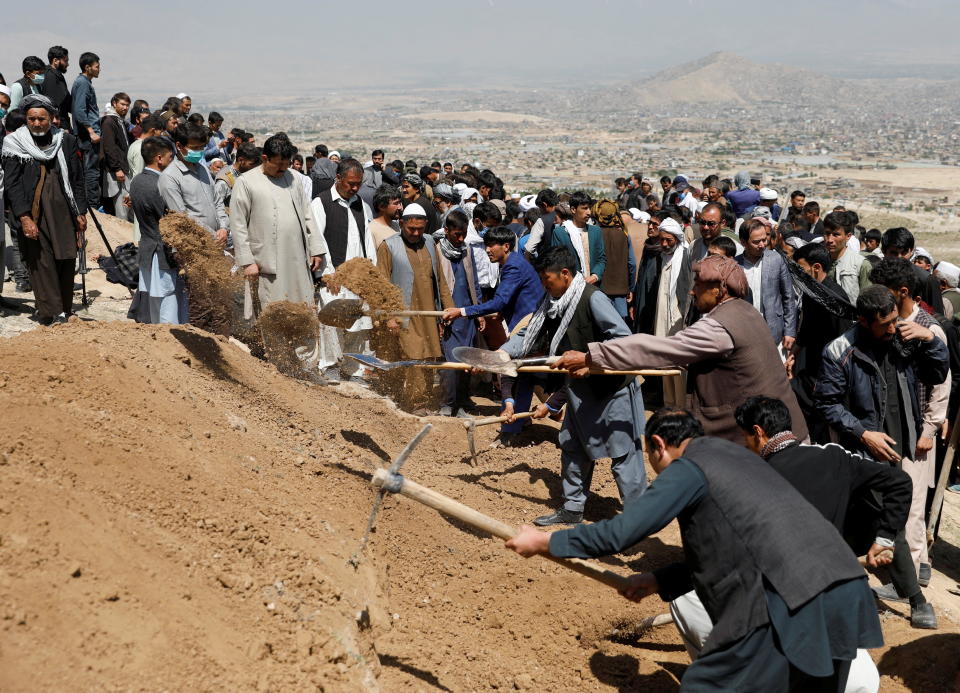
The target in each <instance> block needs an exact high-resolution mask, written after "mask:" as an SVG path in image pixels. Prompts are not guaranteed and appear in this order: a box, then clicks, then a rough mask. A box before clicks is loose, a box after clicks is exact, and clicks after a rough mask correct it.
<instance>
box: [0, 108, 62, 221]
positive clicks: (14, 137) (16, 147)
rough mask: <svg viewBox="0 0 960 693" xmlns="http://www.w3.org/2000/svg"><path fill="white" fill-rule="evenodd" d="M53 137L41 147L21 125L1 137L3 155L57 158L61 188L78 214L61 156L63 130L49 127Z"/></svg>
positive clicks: (25, 158) (21, 158) (28, 158)
mask: <svg viewBox="0 0 960 693" xmlns="http://www.w3.org/2000/svg"><path fill="white" fill-rule="evenodd" d="M50 133H51V134H52V135H53V138H52V139H51V141H50V144H48V145H47V146H46V147H43V148H42V149H41V148H40V147H39V146H37V143H36V140H34V139H33V135H32V134H30V129H29V128H28V127H27V126H26V125H21V126H20V127H19V128H18V129H17V130H16V131H14V132H11V133H10V134H9V135H7V136H6V137H4V138H3V156H12V157H16V158H17V159H20V160H21V161H30V160H31V159H34V160H36V161H51V160H52V159H53V158H54V157H56V158H57V166H59V167H60V180H62V181H63V190H64V192H65V193H66V194H67V199H69V200H70V207H71V208H72V209H73V213H74V214H76V215H77V216H79V215H80V208H79V207H77V201H76V200H75V199H74V198H73V189H72V188H71V187H70V169H68V168H67V160H66V159H65V158H64V156H63V146H62V145H63V130H61V129H60V128H56V127H51V128H50Z"/></svg>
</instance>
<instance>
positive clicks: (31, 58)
mask: <svg viewBox="0 0 960 693" xmlns="http://www.w3.org/2000/svg"><path fill="white" fill-rule="evenodd" d="M20 66H21V67H22V68H23V71H24V72H42V71H43V70H45V69H47V64H46V63H45V62H43V61H42V60H41V59H40V58H38V57H37V56H35V55H28V56H27V57H26V58H24V59H23V62H22V63H21V64H20Z"/></svg>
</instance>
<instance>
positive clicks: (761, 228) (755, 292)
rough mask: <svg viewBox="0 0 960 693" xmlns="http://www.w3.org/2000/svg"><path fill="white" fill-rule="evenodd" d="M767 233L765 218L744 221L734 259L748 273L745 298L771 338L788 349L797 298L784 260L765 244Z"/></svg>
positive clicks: (792, 333)
mask: <svg viewBox="0 0 960 693" xmlns="http://www.w3.org/2000/svg"><path fill="white" fill-rule="evenodd" d="M769 237H770V221H769V220H768V219H764V218H762V217H754V218H752V219H747V220H746V221H744V222H743V224H741V225H740V241H741V242H742V243H743V252H742V253H740V254H739V255H737V258H736V260H737V263H738V264H739V265H740V266H741V267H743V271H744V274H746V275H747V284H748V286H749V287H750V293H749V294H748V296H747V300H748V301H749V302H751V303H753V307H754V308H756V309H757V310H758V311H760V314H761V315H762V316H763V318H764V320H766V321H767V326H768V327H769V328H770V333H771V334H772V335H773V341H774V342H775V343H776V344H781V345H782V346H783V348H784V350H786V351H789V350H790V348H791V347H793V342H794V339H795V338H796V336H797V300H796V297H795V295H794V293H793V281H792V280H791V279H790V270H789V269H788V268H787V263H786V261H785V260H784V259H783V257H781V256H780V254H779V253H777V252H775V251H773V250H770V249H768V248H767V241H768V239H769Z"/></svg>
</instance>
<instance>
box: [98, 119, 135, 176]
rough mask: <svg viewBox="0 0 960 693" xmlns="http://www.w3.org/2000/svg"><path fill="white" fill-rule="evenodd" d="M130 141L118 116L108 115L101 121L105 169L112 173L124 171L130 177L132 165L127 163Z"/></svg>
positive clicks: (102, 154)
mask: <svg viewBox="0 0 960 693" xmlns="http://www.w3.org/2000/svg"><path fill="white" fill-rule="evenodd" d="M129 148H130V139H129V138H128V137H127V128H126V126H125V125H124V123H123V121H122V120H120V119H119V118H117V117H116V116H112V115H107V116H104V117H103V118H101V119H100V160H101V161H102V162H103V168H104V169H105V170H107V171H109V172H110V173H116V172H117V171H123V172H124V174H127V175H129V173H130V163H129V162H128V161H127V149H129Z"/></svg>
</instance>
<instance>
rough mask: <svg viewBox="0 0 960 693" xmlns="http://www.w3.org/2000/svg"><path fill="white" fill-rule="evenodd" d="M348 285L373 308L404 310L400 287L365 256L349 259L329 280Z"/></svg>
mask: <svg viewBox="0 0 960 693" xmlns="http://www.w3.org/2000/svg"><path fill="white" fill-rule="evenodd" d="M331 280H332V281H335V282H336V283H337V284H340V285H342V286H345V287H347V288H348V289H350V291H352V292H353V293H355V294H356V295H357V296H359V297H360V298H362V299H363V300H364V301H366V302H367V305H369V306H370V309H371V310H385V311H391V310H403V309H404V305H403V296H402V295H401V294H400V289H399V288H398V287H397V286H396V285H394V284H391V283H390V282H388V281H387V280H386V279H385V278H384V276H383V274H382V273H381V272H380V270H378V269H377V267H376V265H374V264H373V263H372V262H370V261H369V260H368V259H366V258H364V257H355V258H353V259H351V260H347V261H346V262H344V263H343V264H342V265H340V266H339V267H338V268H337V271H336V272H334V273H333V274H332V275H330V278H329V279H327V281H331Z"/></svg>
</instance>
